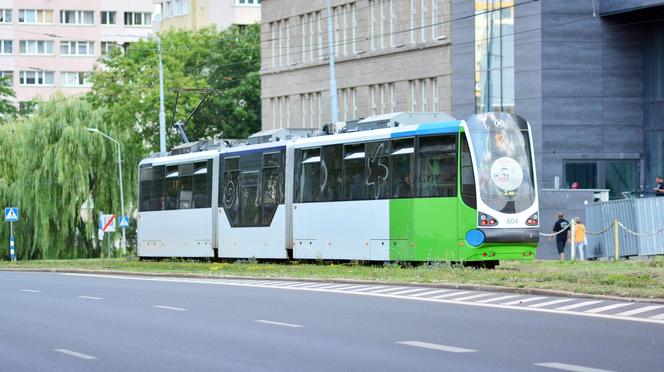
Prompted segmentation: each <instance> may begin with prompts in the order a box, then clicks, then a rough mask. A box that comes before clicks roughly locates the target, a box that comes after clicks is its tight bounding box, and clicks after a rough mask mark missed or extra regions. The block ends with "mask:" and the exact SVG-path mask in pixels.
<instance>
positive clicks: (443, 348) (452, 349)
mask: <svg viewBox="0 0 664 372" xmlns="http://www.w3.org/2000/svg"><path fill="white" fill-rule="evenodd" d="M397 344H400V345H408V346H414V347H421V348H424V349H431V350H438V351H447V352H448V353H474V352H476V351H477V350H473V349H466V348H462V347H457V346H448V345H440V344H432V343H429V342H422V341H398V342H397Z"/></svg>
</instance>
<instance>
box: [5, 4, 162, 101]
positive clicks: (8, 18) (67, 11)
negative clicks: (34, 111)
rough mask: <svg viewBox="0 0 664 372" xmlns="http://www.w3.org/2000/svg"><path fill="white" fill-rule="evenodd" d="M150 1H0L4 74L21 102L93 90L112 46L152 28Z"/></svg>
mask: <svg viewBox="0 0 664 372" xmlns="http://www.w3.org/2000/svg"><path fill="white" fill-rule="evenodd" d="M153 9H154V5H153V4H152V2H151V1H150V0H57V1H55V0H0V76H5V77H7V78H8V79H9V81H10V82H11V84H12V86H13V88H14V90H15V91H16V98H17V101H19V102H22V101H26V100H30V99H47V98H48V97H49V96H51V95H52V94H53V93H55V92H56V91H60V92H62V93H64V94H65V95H76V94H81V93H84V92H86V91H88V90H89V89H90V82H89V80H88V74H89V72H90V71H92V69H93V66H94V65H95V63H97V60H98V58H99V57H100V56H101V55H103V54H105V53H106V52H107V51H108V50H109V48H112V47H114V46H117V45H118V44H120V45H123V44H126V43H131V42H133V41H136V40H138V39H139V38H142V37H146V36H148V35H149V34H150V33H151V32H152V16H153V14H152V13H153Z"/></svg>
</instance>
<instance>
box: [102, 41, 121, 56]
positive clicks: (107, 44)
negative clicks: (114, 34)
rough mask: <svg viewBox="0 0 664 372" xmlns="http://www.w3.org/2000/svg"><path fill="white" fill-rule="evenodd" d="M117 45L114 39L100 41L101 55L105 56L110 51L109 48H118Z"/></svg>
mask: <svg viewBox="0 0 664 372" xmlns="http://www.w3.org/2000/svg"><path fill="white" fill-rule="evenodd" d="M118 47H119V45H118V43H116V42H115V41H102V42H101V55H102V56H105V55H108V54H109V53H111V50H113V49H114V48H118Z"/></svg>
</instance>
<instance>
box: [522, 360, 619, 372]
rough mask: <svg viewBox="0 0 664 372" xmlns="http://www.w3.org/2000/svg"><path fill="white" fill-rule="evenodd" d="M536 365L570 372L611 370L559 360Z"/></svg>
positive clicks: (602, 371)
mask: <svg viewBox="0 0 664 372" xmlns="http://www.w3.org/2000/svg"><path fill="white" fill-rule="evenodd" d="M535 365H536V366H540V367H546V368H552V369H559V370H561V371H570V372H611V371H609V370H607V369H597V368H591V367H584V366H577V365H574V364H567V363H558V362H550V363H535Z"/></svg>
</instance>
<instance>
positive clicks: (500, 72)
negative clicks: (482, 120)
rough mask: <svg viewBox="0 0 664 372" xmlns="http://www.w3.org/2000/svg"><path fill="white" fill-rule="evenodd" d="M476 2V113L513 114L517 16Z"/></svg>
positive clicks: (491, 2) (496, 4) (491, 0)
mask: <svg viewBox="0 0 664 372" xmlns="http://www.w3.org/2000/svg"><path fill="white" fill-rule="evenodd" d="M501 4H505V2H501V1H498V0H476V1H475V14H476V17H475V112H487V111H506V112H514V12H513V9H512V6H509V7H505V8H503V7H501Z"/></svg>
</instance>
